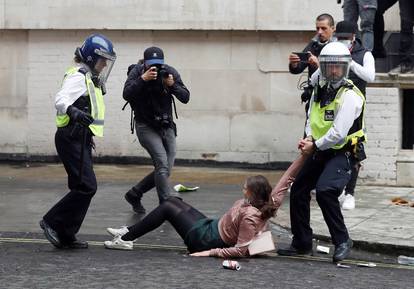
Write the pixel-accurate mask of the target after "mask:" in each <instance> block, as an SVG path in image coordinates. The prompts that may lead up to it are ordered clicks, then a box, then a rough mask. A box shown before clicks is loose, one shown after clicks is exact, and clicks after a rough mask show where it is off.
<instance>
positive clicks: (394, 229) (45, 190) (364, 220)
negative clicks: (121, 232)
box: [0, 164, 414, 256]
mask: <svg viewBox="0 0 414 289" xmlns="http://www.w3.org/2000/svg"><path fill="white" fill-rule="evenodd" d="M150 170H151V167H149V166H138V165H100V164H98V165H96V166H95V171H96V175H97V178H98V193H97V194H96V196H95V198H94V199H93V201H92V205H91V207H90V210H89V212H88V215H87V216H86V219H85V222H84V225H83V227H82V229H81V232H80V234H88V235H106V233H105V227H107V226H118V225H123V224H125V223H126V224H128V225H129V224H132V223H133V222H135V221H136V219H135V218H136V217H135V215H134V214H132V213H131V210H130V207H129V205H128V204H127V203H126V202H125V201H124V199H123V195H124V193H125V192H126V191H127V190H128V189H129V188H130V187H131V186H132V185H134V184H135V183H136V181H137V180H139V179H140V178H142V177H143V176H144V175H145V174H146V173H148V172H149V171H150ZM254 174H263V175H265V176H266V177H268V178H269V180H270V181H271V183H272V184H275V183H276V182H277V180H278V179H279V178H280V176H281V174H282V172H281V171H269V170H266V171H259V170H237V169H223V168H200V167H175V168H174V172H173V175H172V178H171V180H172V183H173V184H176V183H182V184H185V185H189V186H191V185H197V186H200V189H199V190H198V191H197V192H191V193H185V194H184V195H183V197H184V200H186V201H187V202H189V203H190V204H192V205H194V206H195V207H196V208H198V209H200V211H202V212H204V213H205V214H206V215H208V216H210V217H219V216H221V214H223V213H224V212H225V211H226V210H227V209H228V208H229V207H230V206H231V205H232V204H233V202H234V201H235V200H237V199H238V198H241V185H242V183H243V181H244V179H245V178H246V177H247V176H249V175H254ZM65 192H66V174H65V172H64V169H63V167H62V166H61V165H60V164H28V165H25V164H0V235H1V234H2V232H8V234H10V233H13V232H16V233H22V232H23V233H24V232H40V229H39V227H38V221H39V220H40V218H41V217H42V215H43V214H44V213H45V212H46V211H47V210H48V209H49V208H50V207H51V206H52V205H53V204H54V203H55V202H56V201H57V200H58V199H60V198H61V196H62V195H64V194H65ZM394 197H402V198H404V199H406V200H407V201H410V202H413V201H414V188H401V187H373V186H357V190H356V208H355V209H354V210H352V211H344V216H345V221H346V224H347V226H348V229H349V231H350V236H351V238H352V239H353V240H354V243H355V245H356V246H359V247H361V248H363V249H371V250H374V251H388V252H390V251H392V252H396V251H395V250H397V251H398V250H399V251H400V252H404V253H406V254H411V255H412V256H414V226H413V225H412V224H413V223H414V207H409V206H396V205H394V204H392V202H391V199H392V198H394ZM143 203H144V205H145V207H146V208H147V211H149V210H150V209H151V208H154V207H155V206H156V205H157V196H156V193H155V192H149V193H147V194H146V195H145V196H144V199H143ZM288 203H289V198H288V197H286V198H285V202H284V204H283V206H282V207H281V209H280V210H279V212H278V216H277V217H276V218H275V219H273V220H272V222H274V223H276V224H278V225H280V226H282V227H285V228H288V227H289V226H290V224H289V204H288ZM311 220H312V223H311V225H312V227H313V230H314V234H315V235H316V236H317V237H318V238H321V239H325V240H326V239H327V238H328V236H329V233H328V230H327V227H326V225H325V222H324V220H323V218H322V214H321V211H320V209H319V207H318V205H317V203H316V201H315V198H314V196H313V197H312V209H311ZM172 234H174V232H172ZM174 238H175V239H174V240H175V241H174V240H173V241H170V242H172V244H171V245H182V242H181V241H180V240H179V238H176V237H174ZM170 240H172V239H170ZM288 241H289V240H288Z"/></svg>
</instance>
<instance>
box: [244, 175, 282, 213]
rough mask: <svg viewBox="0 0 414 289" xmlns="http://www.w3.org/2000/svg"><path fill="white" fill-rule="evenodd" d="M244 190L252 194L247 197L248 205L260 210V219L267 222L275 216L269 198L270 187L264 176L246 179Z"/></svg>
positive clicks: (274, 210) (274, 208) (274, 209)
mask: <svg viewBox="0 0 414 289" xmlns="http://www.w3.org/2000/svg"><path fill="white" fill-rule="evenodd" d="M246 189H247V190H249V191H250V192H251V193H252V195H251V196H250V197H249V201H250V204H251V205H252V206H254V207H256V208H257V209H259V210H260V212H261V213H262V219H264V220H267V219H269V218H270V217H274V216H275V214H276V207H275V206H274V204H273V201H272V196H271V192H272V186H271V185H270V184H269V181H268V180H267V179H266V178H265V177H264V176H262V175H257V176H251V177H248V178H247V179H246Z"/></svg>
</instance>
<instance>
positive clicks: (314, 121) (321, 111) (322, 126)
mask: <svg viewBox="0 0 414 289" xmlns="http://www.w3.org/2000/svg"><path fill="white" fill-rule="evenodd" d="M348 82H349V84H352V88H350V87H347V86H342V87H341V88H340V89H339V90H338V92H337V93H336V96H335V99H334V100H333V101H332V102H331V103H330V104H328V105H326V106H324V107H322V108H321V106H320V102H315V101H313V102H312V103H311V111H310V115H309V121H310V128H311V134H312V137H313V138H314V139H315V140H318V139H320V138H321V137H323V136H324V135H325V134H326V133H327V132H328V130H329V129H330V128H331V127H332V125H333V121H334V117H335V116H336V114H337V112H338V108H339V106H340V105H341V104H342V103H343V97H342V96H343V95H344V93H345V91H347V90H349V89H352V90H353V91H354V92H355V93H356V94H357V95H358V96H359V97H361V98H362V103H363V104H362V111H361V114H362V116H361V117H362V122H361V125H360V127H358V129H357V131H355V132H353V133H351V134H349V135H348V136H346V137H345V139H343V140H342V141H340V142H339V143H337V144H336V145H335V146H333V147H332V149H341V148H343V147H344V146H345V145H346V144H347V143H352V144H354V142H355V141H354V140H355V139H358V138H363V139H366V137H365V122H364V115H363V113H364V111H365V96H364V95H363V94H362V92H361V91H360V90H359V89H358V88H357V87H356V86H355V85H354V84H353V83H352V81H350V80H348ZM327 111H329V112H330V113H328V115H331V116H332V118H330V119H326V117H325V115H327Z"/></svg>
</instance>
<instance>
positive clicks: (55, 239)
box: [39, 219, 63, 249]
mask: <svg viewBox="0 0 414 289" xmlns="http://www.w3.org/2000/svg"><path fill="white" fill-rule="evenodd" d="M39 225H40V228H42V230H43V233H44V234H45V237H46V239H47V240H48V241H49V242H50V243H52V245H53V246H55V247H56V248H58V249H62V248H63V245H62V243H61V241H60V239H59V236H58V234H57V233H56V231H55V230H53V229H52V228H51V227H50V226H49V225H48V224H47V223H46V222H45V220H43V219H42V220H40V222H39Z"/></svg>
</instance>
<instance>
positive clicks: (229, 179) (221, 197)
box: [0, 165, 414, 289]
mask: <svg viewBox="0 0 414 289" xmlns="http://www.w3.org/2000/svg"><path fill="white" fill-rule="evenodd" d="M96 170H97V175H98V180H99V190H98V193H97V195H96V196H95V198H94V199H93V201H92V205H91V208H90V210H89V212H88V215H87V216H86V219H85V222H84V226H83V227H82V229H81V231H80V237H81V238H82V239H85V240H88V241H92V242H91V244H92V245H91V247H90V248H89V249H88V250H79V251H70V250H63V251H62V250H56V249H54V248H53V247H52V246H51V245H50V244H48V243H47V242H46V240H44V237H43V235H42V234H41V231H40V228H39V227H38V220H39V219H40V218H41V217H42V215H43V214H44V213H45V212H46V210H47V209H48V208H49V207H50V206H51V205H53V204H54V202H56V200H58V199H59V198H60V197H61V196H62V195H63V194H64V193H65V191H66V189H65V180H66V176H65V174H64V172H63V169H62V167H61V166H59V165H52V166H44V165H40V166H38V167H29V168H25V167H20V166H0V289H3V288H4V289H17V288H19V289H20V288H25V289H26V288H39V289H48V288H65V289H66V288H347V289H349V288H412V284H413V282H414V271H413V269H414V267H408V266H406V267H404V266H398V265H397V264H396V256H386V255H380V254H373V253H367V252H362V251H358V250H354V251H353V252H352V255H351V258H350V259H351V260H349V261H348V264H350V265H351V268H348V269H343V268H337V267H336V266H335V265H333V264H332V263H331V255H328V256H326V255H317V256H315V258H312V259H289V258H283V257H277V256H274V255H272V256H269V257H266V258H263V257H262V258H251V259H243V260H240V264H241V266H242V269H241V270H240V271H231V270H225V269H223V268H222V267H221V262H222V260H220V259H216V258H195V257H194V258H193V257H188V256H187V255H186V253H185V250H184V249H183V247H182V246H183V242H182V240H181V239H180V238H179V236H178V235H177V234H176V233H175V231H174V229H173V228H172V227H171V226H170V225H169V224H164V225H162V226H161V227H159V228H158V229H157V230H155V231H154V232H152V233H150V234H148V235H146V236H144V237H142V238H140V239H139V240H137V243H139V244H141V245H139V246H137V248H135V249H134V251H132V252H128V251H114V250H107V249H104V248H103V246H102V241H104V240H108V239H110V237H109V236H107V235H106V233H105V227H107V226H118V225H123V224H131V223H134V222H135V221H137V220H138V219H139V217H138V216H136V215H134V214H132V213H131V210H130V207H129V205H128V204H126V203H125V201H124V200H123V194H124V193H125V191H126V190H127V189H128V188H129V187H130V186H131V185H132V184H133V183H134V182H135V180H136V179H138V178H140V177H142V176H143V175H144V174H145V173H146V172H147V171H148V167H147V168H146V167H137V166H97V168H96ZM175 172H176V174H175V176H173V182H174V183H178V182H183V181H185V184H189V185H199V186H200V187H201V188H200V190H198V191H197V192H192V193H187V194H185V195H184V196H183V197H184V199H185V200H186V201H188V202H189V203H191V204H193V205H194V206H195V207H196V208H198V209H200V210H201V211H202V212H204V213H205V214H206V215H208V216H210V217H219V216H221V215H222V213H224V212H225V211H226V209H227V208H229V207H230V206H231V204H232V203H233V202H234V201H235V200H237V199H238V198H240V196H241V193H240V191H241V190H240V188H241V183H242V181H243V179H244V178H245V177H246V176H248V175H252V174H257V173H263V174H267V176H268V177H269V178H270V179H271V181H272V183H275V182H276V180H277V178H278V177H279V176H280V172H276V173H275V172H269V171H267V172H258V171H233V170H232V171H229V170H217V171H215V172H211V171H209V172H207V170H205V169H202V168H177V169H176V171H175ZM197 180H198V181H197ZM144 205H145V206H146V207H147V209H151V208H153V207H155V206H156V205H157V197H156V194H155V192H150V193H148V194H147V195H145V197H144ZM272 230H273V233H274V234H273V235H274V236H275V237H276V242H277V243H282V244H288V243H289V242H290V239H289V238H290V236H289V233H288V232H286V231H284V230H283V229H282V228H280V227H277V226H272ZM315 245H316V244H315ZM154 246H157V248H154ZM165 246H166V247H165ZM331 250H332V248H331ZM320 258H322V259H320ZM356 260H364V261H373V262H376V263H377V264H378V267H376V268H360V267H357V266H356V265H355V263H356V262H358V261H356Z"/></svg>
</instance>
